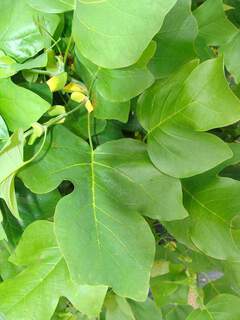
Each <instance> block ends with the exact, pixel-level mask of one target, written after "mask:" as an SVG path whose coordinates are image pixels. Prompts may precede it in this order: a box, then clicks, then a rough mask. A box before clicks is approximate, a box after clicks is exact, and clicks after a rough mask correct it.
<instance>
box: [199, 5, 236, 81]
mask: <svg viewBox="0 0 240 320" xmlns="http://www.w3.org/2000/svg"><path fill="white" fill-rule="evenodd" d="M194 15H195V17H196V19H197V21H198V25H199V35H198V39H197V43H200V44H201V46H200V47H203V46H204V44H205V45H207V46H219V47H220V48H219V51H220V52H221V53H222V54H223V56H224V61H225V64H226V67H227V69H228V71H229V72H231V73H232V74H233V76H234V77H235V79H236V81H237V82H239V81H240V64H239V59H238V55H237V52H238V51H239V48H240V32H239V30H238V29H237V28H236V27H235V26H234V24H232V23H231V22H230V21H229V20H228V18H227V16H226V13H225V11H224V6H223V2H222V0H216V1H211V0H207V1H205V2H204V3H203V4H202V5H201V6H200V7H199V8H198V9H197V10H195V11H194Z"/></svg>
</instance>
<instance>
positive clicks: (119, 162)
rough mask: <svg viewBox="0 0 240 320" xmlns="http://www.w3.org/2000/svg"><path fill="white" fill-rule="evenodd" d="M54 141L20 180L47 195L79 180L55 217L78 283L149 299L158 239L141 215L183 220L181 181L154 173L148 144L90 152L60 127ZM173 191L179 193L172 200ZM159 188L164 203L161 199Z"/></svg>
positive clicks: (116, 143) (105, 147) (112, 145)
mask: <svg viewBox="0 0 240 320" xmlns="http://www.w3.org/2000/svg"><path fill="white" fill-rule="evenodd" d="M50 143H51V144H50V145H49V143H47V144H46V146H45V150H49V151H48V152H47V153H45V151H43V152H44V154H45V156H43V157H42V159H41V161H38V162H36V163H35V164H33V165H31V166H29V168H26V170H24V171H23V172H22V174H21V178H22V179H23V181H24V183H25V184H26V185H27V187H29V188H30V189H31V190H32V191H33V192H36V193H45V192H49V191H50V190H53V189H55V188H56V187H57V186H58V185H59V184H60V183H61V181H63V180H66V179H67V180H70V181H72V182H73V184H74V192H73V193H72V194H71V195H69V196H68V197H66V198H64V199H63V200H61V201H60V202H59V204H58V206H57V210H56V213H55V224H56V227H55V230H56V235H57V239H58V242H59V244H60V246H61V250H62V251H63V252H64V256H65V257H66V260H67V264H68V267H69V269H70V272H71V275H72V278H73V279H74V280H75V281H77V282H80V283H86V284H104V285H108V286H111V287H113V289H114V291H115V292H117V293H118V294H120V295H122V296H126V297H130V298H133V299H138V300H144V299H145V298H146V295H147V291H148V281H149V275H150V269H151V266H152V263H153V254H154V241H153V237H152V235H151V231H150V229H149V227H148V225H147V223H146V222H145V220H144V219H143V218H142V217H141V216H140V215H139V213H137V211H139V212H141V213H143V214H144V215H148V216H150V217H155V218H162V219H165V220H171V219H175V218H176V219H181V218H182V217H185V216H186V214H187V213H186V211H185V209H184V208H183V207H182V204H181V190H180V185H179V181H178V180H175V179H174V178H170V177H168V176H164V175H163V174H162V173H160V172H159V171H158V170H156V169H155V168H154V167H153V166H152V164H151V162H150V161H149V159H148V157H147V154H146V148H145V145H144V144H143V143H141V142H137V141H134V140H131V139H121V140H118V141H113V142H110V143H106V144H104V145H101V146H99V147H98V148H97V149H96V150H95V151H94V152H91V149H90V148H89V146H88V145H87V144H86V143H85V142H84V141H83V140H81V139H80V138H78V137H76V136H74V135H73V134H71V133H70V132H69V131H67V130H66V129H64V128H60V127H56V128H54V130H53V140H52V141H50ZM51 146H52V147H51ZM53 146H56V147H53ZM58 146H59V148H58ZM69 146H71V147H69ZM72 146H75V147H74V148H73V147H72ZM66 152H67V154H68V157H65V154H66ZM116 155H117V157H116ZM51 159H56V161H54V162H53V161H52V160H51ZM140 168H141V172H142V174H141V175H139V170H140ZM33 176H34V179H32V177H33ZM83 177H84V178H83ZM169 188H171V189H172V190H174V191H173V193H171V194H170V197H169V196H168V195H167V190H169ZM160 190H162V192H163V193H164V191H165V194H166V198H164V196H163V197H162V199H159V192H160ZM173 194H174V196H173ZM172 208H174V209H172ZM66 210H67V212H68V215H66V214H65V212H66ZM69 216H70V217H71V218H70V219H69ZM69 230H72V231H71V233H69ZM139 233H141V237H140V238H139V237H138V234H139ZM76 243H77V244H78V245H77V246H76V245H75V244H76ZM116 252H117V253H118V254H117V255H116ZM122 273H124V274H128V277H125V278H124V281H123V280H121V281H120V278H119V277H121V275H122Z"/></svg>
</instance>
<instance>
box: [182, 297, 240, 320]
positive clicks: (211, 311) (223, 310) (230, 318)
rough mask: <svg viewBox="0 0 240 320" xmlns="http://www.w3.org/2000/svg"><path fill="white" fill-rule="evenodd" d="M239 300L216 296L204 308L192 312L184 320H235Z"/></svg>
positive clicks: (239, 312)
mask: <svg viewBox="0 0 240 320" xmlns="http://www.w3.org/2000/svg"><path fill="white" fill-rule="evenodd" d="M239 303H240V298H239V297H236V296H234V295H230V294H222V295H218V296H217V297H216V298H214V299H213V300H211V301H210V302H209V303H208V304H207V305H206V306H205V308H203V309H202V310H200V309H198V310H195V311H193V312H192V313H191V314H190V315H189V316H188V317H187V319H186V320H222V319H224V320H237V319H239V317H240V309H239Z"/></svg>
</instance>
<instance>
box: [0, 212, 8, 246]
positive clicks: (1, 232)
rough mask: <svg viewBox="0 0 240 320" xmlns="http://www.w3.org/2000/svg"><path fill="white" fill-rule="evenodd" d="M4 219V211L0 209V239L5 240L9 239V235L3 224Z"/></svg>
mask: <svg viewBox="0 0 240 320" xmlns="http://www.w3.org/2000/svg"><path fill="white" fill-rule="evenodd" d="M2 220H3V219H2V213H1V211H0V240H3V239H5V240H7V236H6V233H5V231H4V228H3V225H2Z"/></svg>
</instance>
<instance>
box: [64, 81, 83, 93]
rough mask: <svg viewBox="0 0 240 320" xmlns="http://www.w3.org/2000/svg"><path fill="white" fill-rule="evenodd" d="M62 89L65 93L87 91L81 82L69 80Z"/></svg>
mask: <svg viewBox="0 0 240 320" xmlns="http://www.w3.org/2000/svg"><path fill="white" fill-rule="evenodd" d="M64 91H65V92H67V93H72V92H81V93H87V88H86V87H85V86H84V85H83V84H80V83H75V82H70V83H68V84H67V85H66V86H65V87H64Z"/></svg>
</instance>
